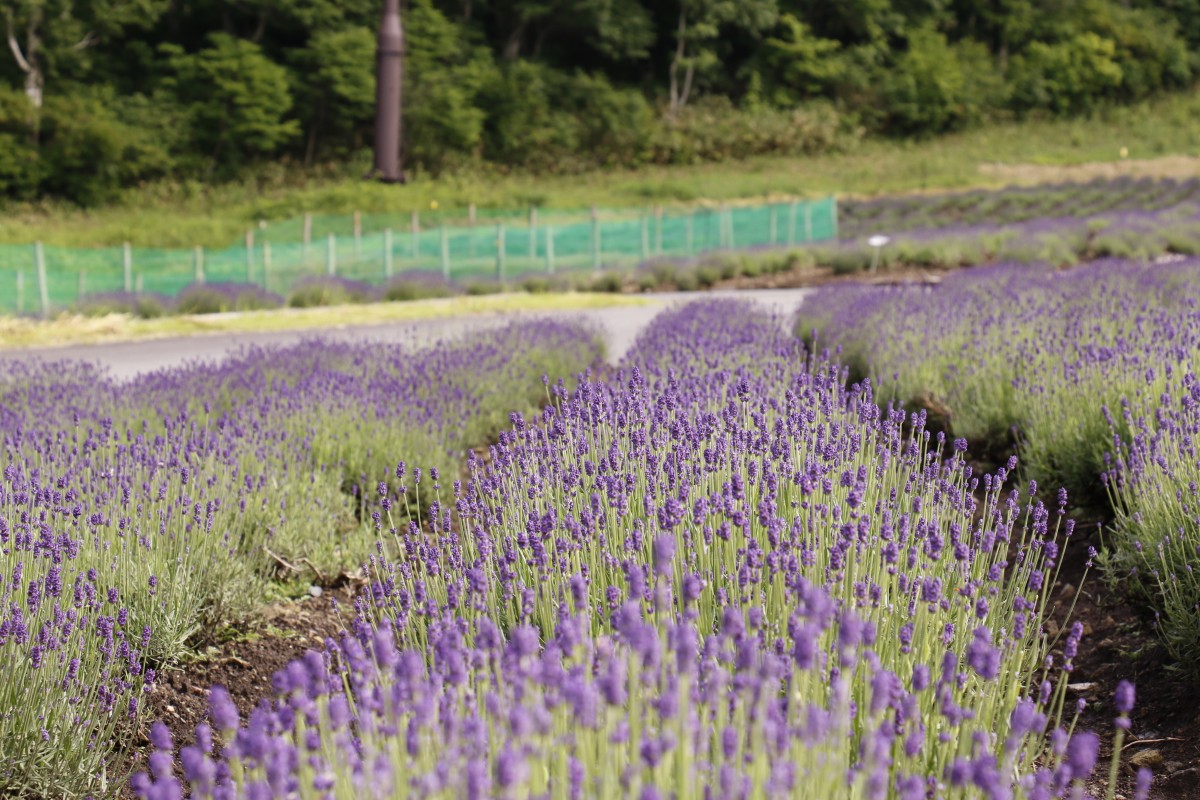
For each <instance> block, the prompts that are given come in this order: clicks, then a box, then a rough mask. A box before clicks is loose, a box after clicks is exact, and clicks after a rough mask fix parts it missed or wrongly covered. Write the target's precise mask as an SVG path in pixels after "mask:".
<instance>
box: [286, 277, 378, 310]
mask: <svg viewBox="0 0 1200 800" xmlns="http://www.w3.org/2000/svg"><path fill="white" fill-rule="evenodd" d="M378 296H379V290H378V289H376V288H375V287H374V286H371V285H370V284H369V283H363V282H362V281H355V280H350V279H349V278H340V277H332V276H326V277H321V278H307V279H305V280H303V281H301V282H300V283H299V284H297V285H296V287H295V288H294V289H292V291H291V292H290V293H289V294H288V300H287V304H288V305H289V306H291V307H292V308H313V307H315V306H339V305H346V304H348V303H369V302H371V301H372V300H374V299H376V298H377V297H378Z"/></svg>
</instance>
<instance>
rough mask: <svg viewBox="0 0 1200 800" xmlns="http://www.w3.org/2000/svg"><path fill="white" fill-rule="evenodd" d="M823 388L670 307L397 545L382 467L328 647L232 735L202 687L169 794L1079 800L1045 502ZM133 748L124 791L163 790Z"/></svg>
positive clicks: (1083, 758) (695, 313)
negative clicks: (352, 586) (367, 569)
mask: <svg viewBox="0 0 1200 800" xmlns="http://www.w3.org/2000/svg"><path fill="white" fill-rule="evenodd" d="M843 379H844V374H843V373H841V372H840V371H839V369H838V368H837V367H836V366H833V365H830V364H828V363H826V362H823V361H821V360H818V359H812V360H809V361H807V362H806V361H805V359H804V357H803V354H802V352H801V351H800V350H799V346H798V344H797V342H796V341H795V340H794V339H792V338H791V337H790V336H789V335H788V334H787V333H786V331H785V329H784V324H783V322H782V321H781V320H778V319H774V318H772V317H770V316H768V315H765V314H762V313H759V312H756V311H755V310H754V309H753V307H751V306H747V305H743V304H739V303H729V302H716V303H705V304H695V305H692V306H688V307H685V308H683V309H681V310H679V311H677V312H674V313H672V314H669V315H666V316H664V317H660V319H659V320H657V321H656V323H655V324H654V325H652V326H651V328H650V329H649V330H648V331H647V332H646V333H645V334H644V336H643V337H642V338H641V339H640V340H639V342H638V344H637V345H636V346H635V348H634V349H633V351H632V352H631V354H630V355H629V356H628V357H627V360H626V361H625V362H624V364H623V367H622V369H620V370H619V371H617V372H616V373H615V374H613V375H611V376H606V377H605V378H604V379H599V378H597V377H595V376H587V377H586V378H585V380H584V381H583V382H582V383H581V384H580V386H579V388H578V389H577V390H576V391H574V392H569V391H567V390H566V388H565V387H561V386H556V387H555V389H554V391H553V396H554V398H555V402H554V404H553V405H551V406H550V407H549V408H547V409H546V410H545V411H544V412H543V414H542V415H541V416H540V417H538V418H536V419H534V420H530V421H526V418H525V417H524V416H523V415H519V414H514V415H513V417H512V425H513V427H512V429H511V430H510V431H508V432H506V433H505V434H503V435H502V436H501V438H500V441H499V443H498V444H497V445H496V446H495V447H493V448H492V449H491V451H490V453H489V459H488V462H487V463H486V464H484V463H480V462H479V461H474V462H473V463H472V467H471V472H470V480H469V482H468V483H467V484H466V485H463V484H462V483H460V482H457V481H455V482H454V483H453V485H452V488H451V489H450V491H449V492H447V493H446V494H448V495H449V497H445V498H444V495H443V494H442V492H441V489H440V482H441V476H440V475H439V474H437V473H435V472H433V471H430V474H428V475H427V476H425V480H426V481H430V480H431V481H432V482H433V485H434V487H435V498H434V502H433V505H432V507H430V508H429V509H428V520H429V525H428V527H427V528H425V529H423V528H421V527H420V526H418V525H417V524H416V523H415V522H412V523H410V524H409V525H408V526H406V527H405V526H396V525H390V524H389V522H388V521H389V520H390V519H391V515H392V513H393V512H394V511H395V510H396V509H397V508H398V507H400V506H402V505H403V504H405V503H407V502H412V489H411V486H412V485H415V484H416V483H417V482H418V481H421V480H422V477H421V475H420V473H419V472H418V471H417V470H415V469H412V470H410V469H409V468H408V467H407V466H406V465H403V464H401V465H399V466H398V467H397V469H396V473H395V477H396V480H398V481H400V482H401V486H400V487H397V486H396V485H395V484H391V483H390V482H381V483H380V485H379V486H378V492H377V494H378V497H379V501H378V502H379V505H378V512H379V516H378V517H377V519H378V524H379V526H380V529H381V533H383V537H382V539H381V541H380V545H379V553H378V554H377V555H376V556H375V557H374V558H373V559H372V562H371V567H372V569H373V571H374V573H375V575H376V580H375V582H374V584H373V585H372V586H371V587H370V590H369V591H368V592H367V593H366V594H365V595H364V596H363V597H362V598H361V599H360V601H359V604H358V611H359V618H358V622H357V624H356V630H355V633H354V635H353V636H350V637H347V638H345V639H343V640H342V641H340V642H332V643H330V644H329V646H328V647H327V651H326V653H325V654H323V655H322V654H317V653H312V654H309V656H307V657H306V658H305V659H303V660H302V661H298V662H295V663H294V664H292V665H291V666H289V667H288V669H287V670H286V671H284V672H281V673H280V674H279V675H277V676H276V683H275V688H276V690H277V698H276V699H275V701H274V702H273V703H271V704H267V705H264V706H262V707H261V708H260V709H259V710H258V711H256V712H255V713H254V715H252V716H251V718H250V720H249V721H248V724H247V725H246V726H245V727H241V726H240V725H239V720H238V719H237V717H236V713H231V711H230V707H229V703H228V701H227V698H226V697H225V696H224V695H223V694H222V693H221V692H220V691H219V690H218V691H216V692H215V693H214V705H213V725H214V726H215V728H216V731H215V734H216V738H219V739H220V740H221V742H222V747H221V748H220V749H219V750H217V749H216V748H214V746H213V740H214V731H213V730H211V729H210V728H208V727H202V728H201V729H200V730H198V732H197V733H198V736H197V742H198V743H197V745H195V746H191V747H189V748H185V749H184V750H183V751H181V753H180V759H181V763H182V766H183V770H184V775H185V778H186V781H187V782H188V783H189V784H190V789H191V791H192V792H193V795H194V796H200V797H207V796H212V797H217V796H220V797H229V796H233V797H255V796H259V795H263V796H266V795H284V796H294V797H309V796H313V797H315V796H328V795H335V796H342V795H345V796H349V795H351V794H355V793H367V794H372V793H374V794H378V795H380V796H392V795H394V794H411V795H413V796H428V797H443V796H444V797H451V796H454V797H457V796H470V797H485V796H527V795H537V796H546V795H549V796H554V797H578V796H589V797H590V796H598V797H607V796H630V795H633V796H640V797H659V796H663V795H667V794H672V795H674V796H676V797H680V798H691V797H701V796H723V797H726V796H727V797H749V796H766V795H772V796H773V795H777V794H786V793H791V792H797V791H801V790H803V791H805V792H810V791H811V792H812V793H814V794H816V795H817V796H851V797H872V798H874V797H888V798H891V797H895V798H910V797H911V798H916V797H926V796H928V795H930V794H934V795H936V796H946V797H958V796H963V797H965V796H980V795H982V796H985V797H990V798H1000V797H1022V798H1025V797H1028V798H1033V797H1039V798H1045V797H1065V796H1070V795H1071V794H1072V793H1075V792H1079V791H1081V790H1082V783H1081V782H1082V781H1083V780H1084V779H1085V778H1086V777H1087V776H1088V775H1090V773H1091V772H1092V770H1093V767H1094V766H1095V763H1096V758H1097V744H1098V740H1097V738H1096V737H1095V735H1094V734H1090V733H1086V732H1075V733H1074V734H1073V735H1072V734H1071V733H1069V732H1068V729H1069V728H1070V727H1073V726H1072V725H1071V712H1070V711H1069V710H1065V709H1064V698H1065V694H1064V687H1065V681H1063V680H1060V679H1059V678H1060V676H1061V675H1063V674H1064V673H1065V672H1069V670H1070V669H1071V667H1072V665H1071V660H1072V659H1073V658H1074V657H1075V653H1076V651H1077V648H1078V645H1079V638H1080V635H1081V633H1082V626H1078V625H1077V626H1075V627H1073V628H1072V630H1071V633H1070V634H1069V636H1068V639H1067V641H1066V644H1065V647H1064V653H1065V657H1066V659H1067V660H1066V662H1065V663H1063V664H1061V665H1056V664H1055V663H1054V661H1053V659H1049V658H1048V657H1047V652H1048V647H1049V644H1050V643H1049V642H1048V641H1047V639H1046V637H1045V636H1044V635H1043V633H1042V631H1041V629H1040V617H1041V613H1042V611H1043V610H1044V607H1045V602H1046V592H1047V591H1048V587H1049V586H1050V585H1051V583H1052V582H1053V574H1054V570H1055V569H1056V562H1057V546H1056V544H1055V541H1054V538H1053V536H1052V528H1053V527H1054V525H1055V519H1056V518H1058V517H1060V516H1061V514H1062V509H1061V508H1059V509H1058V510H1057V511H1052V510H1050V509H1046V508H1045V507H1043V506H1042V505H1040V504H1039V503H1037V502H1035V501H1032V500H1031V501H1027V502H1025V503H1022V501H1021V500H1020V497H1019V494H1018V493H1017V492H1015V491H1010V490H1007V489H1006V488H1005V483H1006V478H1007V474H1008V473H1009V472H1011V470H1012V469H1013V467H1014V465H1013V464H1009V465H1008V466H1007V468H1006V469H1005V470H1002V471H1001V472H1000V473H998V474H997V475H995V476H985V477H984V478H983V479H982V480H979V479H977V478H975V476H974V475H973V474H972V473H971V470H970V468H969V467H967V465H966V464H965V463H964V462H963V459H962V455H961V453H962V450H963V444H962V443H960V442H955V443H953V445H947V444H946V443H945V442H943V441H939V440H936V439H934V437H931V436H929V435H928V434H926V433H925V432H924V431H923V429H922V420H921V419H920V417H919V416H917V417H915V418H912V419H910V418H908V417H907V415H906V414H904V413H903V412H900V411H893V410H888V411H881V410H880V408H879V406H878V405H877V404H876V403H875V401H874V397H873V395H872V392H871V389H870V387H869V385H865V386H861V387H853V388H851V389H847V388H846V386H845V383H844V380H843ZM410 482H411V483H410ZM976 491H979V493H980V497H981V499H977V498H976V494H975V493H976ZM443 498H444V499H443ZM1065 532H1066V534H1067V535H1069V533H1070V529H1069V525H1068V526H1067V530H1066V531H1065ZM1064 712H1065V713H1064ZM1000 732H1005V733H1003V734H1002V733H1000ZM158 739H159V742H158V744H159V750H160V752H159V753H158V754H156V755H155V756H154V757H152V759H151V762H150V772H149V773H148V774H144V775H141V776H140V777H139V778H138V779H137V781H136V782H135V790H136V791H137V792H138V793H139V794H140V795H141V796H143V797H167V796H172V795H173V794H177V793H178V792H179V791H180V790H181V787H180V786H179V784H177V783H176V781H175V778H174V775H173V772H172V766H171V764H172V759H171V756H170V752H171V750H172V743H171V742H170V741H168V740H167V738H165V737H164V736H163V731H161V730H160V731H159V733H158ZM801 787H803V788H801Z"/></svg>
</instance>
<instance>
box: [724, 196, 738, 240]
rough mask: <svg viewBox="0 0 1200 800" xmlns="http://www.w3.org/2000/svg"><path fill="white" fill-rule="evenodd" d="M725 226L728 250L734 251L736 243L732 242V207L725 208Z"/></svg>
mask: <svg viewBox="0 0 1200 800" xmlns="http://www.w3.org/2000/svg"><path fill="white" fill-rule="evenodd" d="M725 226H726V228H727V229H728V230H729V233H728V239H729V249H730V250H734V249H736V248H737V243H736V242H735V241H734V235H733V208H732V207H728V206H727V207H726V208H725Z"/></svg>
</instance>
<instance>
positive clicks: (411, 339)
mask: <svg viewBox="0 0 1200 800" xmlns="http://www.w3.org/2000/svg"><path fill="white" fill-rule="evenodd" d="M809 291H810V290H807V289H780V290H744V291H729V292H709V293H707V294H704V295H696V294H690V295H678V294H657V295H646V297H648V298H649V299H650V300H651V301H652V302H651V303H650V304H647V305H644V306H613V307H611V308H598V309H591V310H588V311H569V312H566V311H564V312H559V313H550V314H546V313H542V314H541V315H542V316H559V317H563V318H566V319H584V320H588V321H590V322H591V323H592V324H594V325H596V326H597V327H598V328H599V329H600V330H601V331H602V332H603V334H604V337H605V340H606V342H607V344H608V358H609V360H610V361H613V362H616V361H617V360H619V359H620V358H621V356H623V355H624V354H625V352H626V351H627V350H628V349H629V348H630V346H631V345H632V344H633V342H634V341H635V340H636V339H637V336H638V334H639V333H641V331H642V329H643V328H645V327H646V326H647V325H648V324H649V323H650V320H652V319H654V316H655V315H656V314H658V313H659V312H660V311H662V310H663V309H664V308H667V307H669V306H670V305H672V304H674V303H678V302H686V301H688V300H693V299H699V298H701V297H714V296H729V297H738V298H743V299H748V300H753V301H755V302H757V303H761V304H762V305H763V306H765V307H767V308H769V309H771V310H773V311H779V312H782V313H790V312H792V311H793V310H795V309H796V308H797V307H798V306H799V304H800V303H801V302H802V301H803V299H804V297H805V296H806V295H807V294H808V293H809ZM515 316H517V315H515V314H471V315H464V316H461V317H443V318H439V319H430V320H421V321H415V322H399V323H390V324H384V325H362V326H353V327H342V328H326V329H308V330H303V331H272V332H263V333H236V334H234V333H215V334H203V335H198V336H189V337H182V338H175V339H150V340H143V341H133V342H115V343H111V344H87V345H69V346H65V347H50V348H31V349H14V350H0V361H6V360H14V359H17V360H28V359H35V358H41V359H46V360H50V361H54V360H60V359H71V360H81V361H91V362H95V363H98V364H100V365H103V366H105V367H107V368H108V369H109V371H110V372H111V374H112V375H113V376H114V377H117V378H130V377H133V376H136V375H139V374H142V373H146V372H153V371H155V370H159V369H164V368H167V367H173V366H178V365H180V364H185V363H188V362H192V361H212V360H217V359H220V358H223V357H224V356H225V355H226V354H227V353H229V352H231V351H233V350H236V349H238V348H239V347H242V346H245V345H287V344H295V343H296V342H299V341H302V340H303V339H305V338H311V337H314V336H320V337H323V338H327V339H335V340H339V341H375V342H401V343H407V344H414V345H420V344H422V343H428V342H433V341H437V340H439V339H447V338H453V337H456V336H461V335H463V334H465V333H469V332H472V331H478V330H487V329H488V328H489V327H496V326H499V325H503V324H505V323H507V322H509V321H511V320H512V319H513V318H514V317H515Z"/></svg>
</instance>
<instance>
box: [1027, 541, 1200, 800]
mask: <svg viewBox="0 0 1200 800" xmlns="http://www.w3.org/2000/svg"><path fill="white" fill-rule="evenodd" d="M1100 525H1101V523H1098V522H1096V521H1092V522H1091V523H1090V524H1089V525H1088V526H1087V527H1086V528H1085V526H1084V525H1083V524H1082V523H1081V524H1080V526H1079V528H1077V530H1076V535H1075V541H1072V542H1070V543H1069V544H1068V546H1067V547H1066V548H1065V550H1064V553H1063V566H1062V570H1061V572H1060V574H1059V578H1058V582H1057V583H1056V584H1055V586H1054V589H1053V594H1052V596H1051V600H1050V608H1049V609H1048V616H1049V620H1048V622H1047V628H1048V630H1049V631H1050V632H1054V631H1056V630H1057V629H1058V627H1059V626H1060V625H1061V624H1066V625H1069V624H1071V623H1072V622H1074V621H1076V620H1078V621H1079V622H1082V623H1083V626H1084V636H1083V640H1082V642H1081V643H1080V645H1079V656H1078V657H1077V658H1076V660H1075V669H1074V671H1073V672H1072V673H1071V677H1070V681H1071V682H1070V684H1069V686H1072V687H1075V688H1074V689H1073V690H1072V689H1069V690H1068V698H1069V699H1068V703H1071V702H1074V701H1075V700H1076V699H1078V698H1080V697H1082V698H1083V699H1085V700H1086V701H1087V703H1088V705H1087V708H1086V709H1085V710H1084V713H1083V715H1082V716H1081V718H1080V726H1081V727H1084V728H1087V729H1090V730H1094V731H1095V732H1096V733H1098V734H1100V736H1101V739H1102V745H1101V753H1100V764H1099V768H1098V769H1097V773H1098V774H1100V773H1104V774H1107V765H1108V764H1109V763H1110V759H1111V758H1112V746H1113V741H1112V734H1113V732H1114V729H1113V725H1112V722H1113V719H1114V717H1115V716H1116V712H1115V710H1114V709H1113V701H1112V698H1113V694H1114V692H1115V691H1116V687H1117V683H1119V682H1120V681H1122V680H1128V681H1132V682H1133V683H1134V684H1135V685H1136V686H1137V704H1136V706H1135V707H1134V710H1133V713H1132V714H1131V723H1132V725H1131V728H1130V730H1129V732H1128V733H1127V734H1126V737H1125V742H1124V746H1123V747H1122V757H1121V776H1122V778H1121V785H1120V787H1119V790H1118V794H1117V796H1118V797H1126V798H1129V797H1132V796H1133V776H1134V773H1135V772H1136V771H1137V766H1139V765H1140V766H1147V767H1149V768H1150V769H1151V771H1152V772H1153V773H1154V783H1153V784H1152V787H1151V791H1150V797H1151V800H1195V799H1196V798H1198V797H1200V686H1197V685H1196V683H1195V682H1193V681H1189V680H1188V679H1187V678H1186V677H1184V676H1182V675H1180V674H1179V673H1178V672H1175V671H1173V670H1172V669H1171V668H1170V658H1169V656H1168V655H1167V652H1166V649H1165V648H1164V647H1163V646H1162V644H1161V643H1159V641H1158V639H1157V638H1156V637H1155V636H1154V633H1153V630H1152V628H1151V623H1152V618H1151V617H1150V616H1149V615H1148V614H1147V613H1145V612H1144V611H1143V610H1142V609H1141V608H1139V607H1138V606H1137V605H1136V604H1135V603H1134V602H1132V601H1131V600H1130V598H1129V597H1128V595H1127V593H1126V592H1124V591H1122V588H1121V587H1120V586H1115V587H1113V586H1109V585H1107V584H1106V583H1105V581H1104V579H1103V577H1102V576H1101V575H1100V574H1099V571H1098V570H1095V569H1093V570H1091V571H1090V572H1087V575H1086V577H1085V571H1086V564H1087V559H1088V548H1089V547H1095V548H1097V549H1099V547H1100ZM1081 583H1082V588H1080V586H1081ZM1072 604H1074V609H1073V610H1072ZM1068 615H1069V616H1068ZM1092 792H1093V794H1094V795H1095V796H1097V797H1103V796H1104V794H1103V787H1102V784H1098V785H1097V786H1096V787H1093V789H1092Z"/></svg>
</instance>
